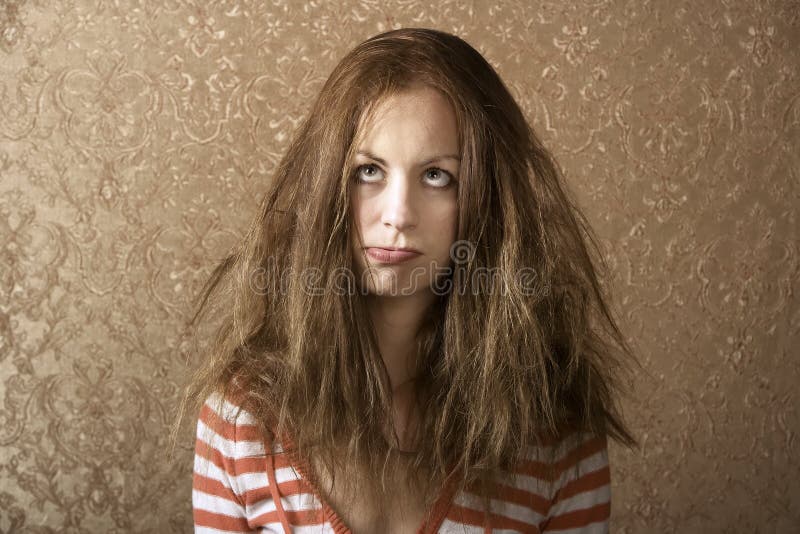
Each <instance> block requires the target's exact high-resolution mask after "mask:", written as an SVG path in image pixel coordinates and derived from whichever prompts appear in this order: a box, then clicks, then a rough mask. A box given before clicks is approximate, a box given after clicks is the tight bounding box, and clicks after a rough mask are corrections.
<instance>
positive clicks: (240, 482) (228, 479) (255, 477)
mask: <svg viewBox="0 0 800 534" xmlns="http://www.w3.org/2000/svg"><path fill="white" fill-rule="evenodd" d="M194 470H195V472H196V473H199V474H201V475H203V476H206V477H208V478H213V479H214V480H219V481H220V482H222V484H223V485H224V486H225V487H227V488H230V489H231V491H233V493H235V494H236V495H238V496H239V497H243V496H244V494H245V492H247V491H251V490H254V489H258V488H268V487H269V480H268V479H267V473H266V470H265V471H264V472H263V473H244V474H242V475H237V476H234V477H232V476H230V475H229V474H228V472H227V471H225V470H224V469H220V468H219V467H217V466H216V465H214V464H213V463H211V462H209V461H208V460H206V459H205V458H203V457H202V456H199V455H197V456H195V458H194Z"/></svg>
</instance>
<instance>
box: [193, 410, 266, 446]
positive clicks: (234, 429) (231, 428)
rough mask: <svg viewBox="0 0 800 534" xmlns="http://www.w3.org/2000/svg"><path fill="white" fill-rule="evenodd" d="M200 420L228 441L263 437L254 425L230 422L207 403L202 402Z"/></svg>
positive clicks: (257, 439)
mask: <svg viewBox="0 0 800 534" xmlns="http://www.w3.org/2000/svg"><path fill="white" fill-rule="evenodd" d="M200 420H201V421H202V422H203V423H204V424H205V425H206V426H207V427H209V428H210V429H211V430H213V431H214V432H216V433H217V434H219V435H220V436H222V437H224V438H225V439H227V440H230V441H261V440H262V439H264V436H262V435H261V433H260V432H259V431H258V427H257V426H256V425H245V424H234V423H231V422H229V421H227V420H226V419H225V418H223V417H222V416H221V415H220V414H219V413H217V412H216V411H214V409H213V408H212V407H211V406H209V405H208V404H204V405H203V407H202V409H201V410H200Z"/></svg>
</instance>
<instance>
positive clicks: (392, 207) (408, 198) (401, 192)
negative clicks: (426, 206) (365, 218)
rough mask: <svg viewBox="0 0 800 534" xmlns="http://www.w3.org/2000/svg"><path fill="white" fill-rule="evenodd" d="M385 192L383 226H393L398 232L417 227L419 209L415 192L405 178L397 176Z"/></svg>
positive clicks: (391, 180) (390, 181)
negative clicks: (416, 204)
mask: <svg viewBox="0 0 800 534" xmlns="http://www.w3.org/2000/svg"><path fill="white" fill-rule="evenodd" d="M393 178H394V179H390V180H389V185H388V186H387V187H386V189H384V191H383V196H384V198H383V213H382V215H381V217H382V221H383V224H384V225H386V226H393V227H394V228H395V229H397V231H405V230H409V229H412V228H414V227H416V225H417V209H416V206H415V203H416V201H415V199H414V191H413V190H412V188H411V187H410V184H409V180H408V178H406V177H405V176H395V177H393Z"/></svg>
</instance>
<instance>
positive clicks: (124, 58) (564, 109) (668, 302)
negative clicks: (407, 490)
mask: <svg viewBox="0 0 800 534" xmlns="http://www.w3.org/2000/svg"><path fill="white" fill-rule="evenodd" d="M402 26H426V27H434V28H438V29H442V30H445V31H449V32H452V33H456V34H458V35H460V36H461V37H463V38H464V39H466V40H467V41H469V42H470V43H471V44H473V46H475V47H476V48H477V49H478V50H480V51H481V52H482V53H483V54H484V55H485V56H486V57H487V59H489V60H490V61H491V62H492V64H493V65H495V67H496V68H497V69H498V71H499V72H500V74H501V76H503V78H504V79H505V80H506V82H507V83H508V85H509V87H510V88H511V89H512V91H513V93H514V95H515V97H517V98H518V100H519V102H520V103H521V105H522V106H523V108H524V110H525V111H526V113H527V114H528V116H529V117H530V119H531V120H532V122H533V124H534V126H535V127H536V128H537V129H538V132H539V133H540V135H541V137H542V138H543V139H544V141H545V142H546V144H547V145H548V146H550V147H551V148H552V149H553V151H554V152H555V154H556V156H557V157H558V159H559V161H560V163H561V165H562V166H563V169H564V173H565V176H566V178H567V180H568V182H569V186H570V188H571V189H572V190H573V191H574V192H575V195H576V197H577V198H578V199H579V200H580V203H581V206H582V207H583V208H584V209H585V211H586V213H587V214H588V216H589V219H590V221H591V223H592V224H593V225H594V226H595V228H596V229H597V232H598V234H599V235H600V236H601V238H602V242H603V245H604V246H605V247H606V249H607V259H608V262H609V265H610V267H611V270H612V273H613V277H612V279H611V280H608V281H607V283H608V284H610V285H611V286H613V293H614V294H615V295H616V299H617V301H616V306H617V309H618V313H619V315H620V319H621V326H622V327H623V328H624V329H625V331H626V332H627V333H628V335H629V337H630V340H631V342H632V343H633V344H634V347H635V349H636V350H637V353H638V354H639V356H640V359H641V361H642V363H643V365H644V369H645V372H642V373H641V374H640V376H637V377H636V383H635V384H632V386H633V388H634V391H635V394H634V395H632V396H631V398H629V399H626V400H625V403H624V408H625V413H626V416H627V417H628V420H629V421H630V423H631V426H632V429H633V430H634V431H635V432H636V434H637V436H638V437H639V438H640V440H641V442H642V447H641V449H639V450H634V451H629V450H627V449H620V448H619V447H617V446H616V444H615V443H611V445H610V447H611V450H610V455H611V466H612V495H613V497H612V531H614V532H621V533H639V532H643V533H649V532H683V533H690V532H704V533H707V532H719V533H722V532H763V533H769V532H785V533H789V532H798V531H799V530H800V476H798V475H800V458H798V453H799V452H800V443H798V431H800V416H799V415H798V393H797V385H798V383H800V360H798V356H799V355H800V354H798V353H799V351H800V349H799V348H798V347H800V306H798V301H797V295H798V277H799V272H800V268H799V265H800V256H799V255H798V244H799V242H798V227H799V226H798V212H799V206H798V204H800V203H799V202H798V197H799V196H800V184H799V183H798V182H799V180H800V61H798V50H800V5H799V4H798V3H797V2H794V1H789V0H783V1H755V0H753V1H731V0H728V1H711V2H688V1H667V0H651V1H648V0H641V1H628V2H625V1H622V2H614V1H611V0H578V1H577V2H561V1H553V0H549V1H521V0H518V1H506V2H499V1H494V2H490V1H447V0H439V1H435V2H422V1H416V0H387V1H385V2H383V1H376V0H361V1H356V0H347V1H337V2H326V1H319V0H317V1H307V2H304V1H291V0H269V1H247V0H226V1H219V2H201V1H197V0H163V1H160V2H150V1H145V0H92V1H88V0H70V1H57V2H48V1H44V0H0V532H2V533H9V532H13V533H36V534H39V533H51V532H53V533H55V532H59V533H62V532H63V533H84V532H92V533H94V532H98V533H99V532H103V533H123V532H159V533H161V532H163V533H169V532H190V531H191V529H192V527H191V524H192V522H191V460H192V449H193V445H194V441H193V436H191V435H189V434H187V435H186V436H185V438H184V439H182V441H181V443H182V447H181V449H180V450H179V451H178V452H177V454H176V457H175V459H174V460H173V461H169V460H168V459H167V458H166V457H165V455H164V451H165V449H166V445H167V442H168V430H169V425H170V423H171V422H172V419H173V417H174V413H175V409H176V404H177V399H178V397H179V391H180V389H181V387H182V384H183V383H184V382H185V379H186V376H187V374H188V372H189V371H190V370H191V368H192V367H193V366H194V365H195V364H196V363H197V361H196V360H197V358H196V350H195V349H196V347H194V346H193V345H192V342H191V341H190V340H191V339H193V338H192V334H193V332H191V331H190V330H188V329H187V327H186V323H187V320H188V318H189V312H190V309H191V308H190V303H191V300H192V298H193V297H194V295H195V294H196V291H197V290H198V287H199V284H200V283H201V282H202V281H203V279H204V277H205V276H207V274H208V273H209V272H210V268H211V267H212V266H213V265H214V262H215V261H216V260H217V259H219V258H221V257H222V256H223V255H224V254H225V253H226V252H227V251H228V249H229V247H230V246H231V244H232V243H233V242H234V240H236V239H237V238H238V237H239V236H241V234H242V232H243V230H244V228H245V223H246V221H247V220H248V219H249V217H250V216H251V215H253V213H254V211H255V209H256V206H257V203H258V200H259V198H260V195H261V193H262V192H263V190H264V187H265V184H266V183H267V182H268V181H269V180H270V179H271V174H272V172H273V170H274V169H275V165H276V163H277V162H278V160H279V158H280V156H281V154H282V152H283V150H284V149H285V147H286V146H287V143H288V141H289V139H290V137H291V136H292V133H293V129H294V128H295V126H296V125H297V124H298V122H299V121H300V119H301V118H302V117H303V116H304V113H305V111H306V109H307V108H308V106H309V105H310V103H311V100H312V98H313V97H314V96H315V94H316V92H317V91H318V90H319V89H320V88H321V85H322V82H323V81H324V80H325V78H326V76H327V74H328V73H329V72H330V70H331V69H332V68H333V66H334V65H335V64H336V62H338V60H339V59H340V58H341V57H342V56H343V54H344V53H345V52H347V51H348V50H349V49H350V48H352V47H353V46H355V45H356V44H357V43H358V42H360V41H361V40H363V39H365V38H367V37H369V36H371V35H373V34H375V33H378V32H380V31H383V30H386V29H389V28H398V27H402Z"/></svg>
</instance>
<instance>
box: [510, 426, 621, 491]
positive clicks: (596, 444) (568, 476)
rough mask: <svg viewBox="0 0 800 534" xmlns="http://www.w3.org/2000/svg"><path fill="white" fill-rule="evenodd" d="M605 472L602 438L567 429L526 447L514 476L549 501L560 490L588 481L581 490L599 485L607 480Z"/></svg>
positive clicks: (606, 459) (604, 446)
mask: <svg viewBox="0 0 800 534" xmlns="http://www.w3.org/2000/svg"><path fill="white" fill-rule="evenodd" d="M608 469H609V463H608V441H607V437H606V435H605V434H601V433H596V432H592V431H586V430H579V429H576V428H569V429H568V430H567V429H565V431H564V432H561V433H559V434H558V435H549V437H546V438H544V437H543V438H541V439H539V440H538V441H537V442H536V443H535V444H531V445H529V446H527V447H526V448H525V450H524V453H523V455H522V458H521V459H520V462H519V463H518V464H517V467H516V468H515V469H514V474H515V475H520V476H521V480H522V482H521V483H523V484H531V483H534V485H535V486H536V487H535V490H536V493H538V494H539V495H542V496H547V497H549V498H552V497H553V496H554V494H555V493H556V492H557V491H558V490H559V489H560V488H564V487H566V486H570V487H572V489H578V488H577V485H586V483H587V481H589V480H591V482H589V485H588V486H587V487H585V488H584V489H593V488H597V487H600V486H603V485H604V484H605V483H607V482H608V481H609V479H610V477H609V470H608ZM587 477H588V478H587ZM576 481H581V482H579V483H576Z"/></svg>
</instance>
